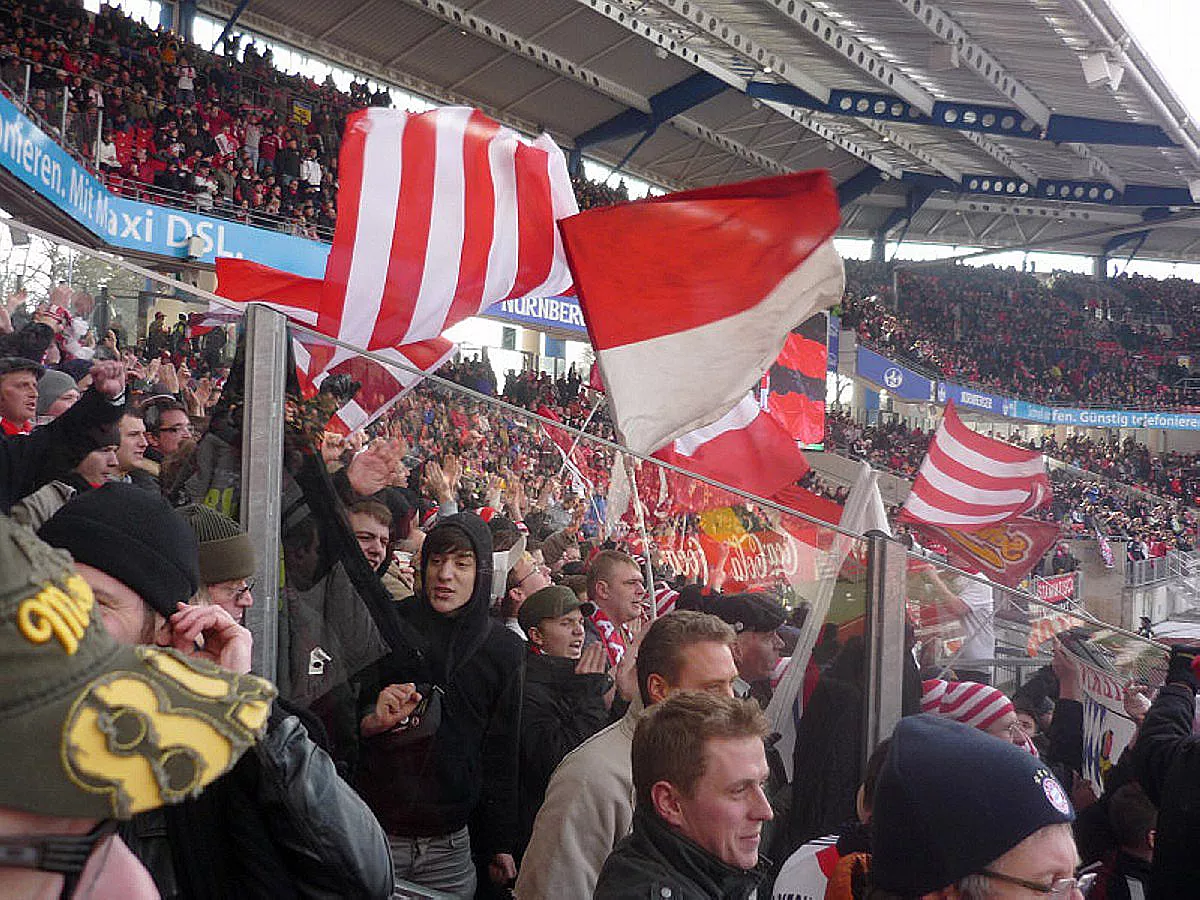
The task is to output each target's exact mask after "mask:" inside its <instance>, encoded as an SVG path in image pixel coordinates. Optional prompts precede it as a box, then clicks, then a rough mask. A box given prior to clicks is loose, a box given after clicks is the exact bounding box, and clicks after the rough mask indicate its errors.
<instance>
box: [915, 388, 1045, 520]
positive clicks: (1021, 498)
mask: <svg viewBox="0 0 1200 900" xmlns="http://www.w3.org/2000/svg"><path fill="white" fill-rule="evenodd" d="M1050 496H1051V491H1050V477H1049V476H1048V475H1047V474H1046V463H1045V461H1044V460H1043V459H1042V454H1040V453H1038V452H1037V451H1034V450H1022V449H1021V448H1020V447H1014V446H1012V445H1011V444H1006V443H1004V442H1003V441H997V440H994V439H993V438H989V437H986V436H985V435H982V434H979V433H977V432H975V431H972V430H971V429H970V428H968V427H967V426H966V425H964V424H963V423H962V420H961V419H959V417H958V413H956V412H955V410H954V404H953V403H948V404H946V413H945V415H944V416H943V417H942V423H941V425H939V426H938V430H937V432H936V433H935V434H934V436H933V439H932V440H931V441H930V442H929V451H928V452H927V453H926V454H925V460H924V462H922V463H921V468H920V469H919V470H918V472H917V478H916V481H915V482H913V486H912V490H911V491H910V492H909V495H908V499H907V500H905V501H904V507H903V508H902V509H901V511H900V519H901V520H907V521H910V522H921V523H924V524H927V525H938V526H941V527H943V528H953V529H956V530H958V531H976V530H978V529H981V528H985V527H987V526H988V525H995V524H997V523H1000V522H1006V521H1008V520H1010V519H1014V518H1016V517H1017V516H1020V515H1022V514H1023V513H1027V512H1029V511H1030V510H1032V509H1036V508H1037V507H1039V506H1041V505H1042V504H1043V503H1045V502H1046V501H1047V500H1049V499H1050Z"/></svg>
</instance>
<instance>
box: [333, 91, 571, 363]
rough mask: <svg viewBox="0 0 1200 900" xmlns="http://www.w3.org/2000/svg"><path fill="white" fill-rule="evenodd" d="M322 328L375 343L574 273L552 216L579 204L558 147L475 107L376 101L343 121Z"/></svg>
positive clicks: (431, 331)
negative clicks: (402, 106) (419, 107)
mask: <svg viewBox="0 0 1200 900" xmlns="http://www.w3.org/2000/svg"><path fill="white" fill-rule="evenodd" d="M338 176H339V177H338V218H337V227H336V229H335V230H334V235H333V249H332V250H331V251H330V254H329V260H328V262H327V263H326V267H325V286H324V291H323V293H322V297H321V310H320V317H319V319H318V321H317V330H318V331H320V332H322V333H323V334H330V335H336V336H338V337H340V338H341V339H342V340H344V341H347V342H349V343H351V344H353V345H355V346H356V347H362V348H365V349H367V350H375V349H378V348H381V347H398V346H400V345H403V344H411V343H414V342H416V341H423V340H428V339H430V338H436V337H438V336H440V335H441V334H442V332H443V331H445V330H446V329H447V328H449V327H450V326H451V325H453V324H455V323H456V322H460V321H462V320H463V319H466V318H468V317H469V316H473V315H476V314H478V313H480V312H482V311H483V310H484V309H486V308H487V307H488V306H491V305H492V304H493V303H499V302H501V301H503V300H509V299H512V298H516V297H525V296H531V295H532V296H544V297H550V296H554V295H556V294H561V293H562V292H563V291H565V290H567V289H568V288H569V287H570V286H571V273H570V271H569V270H568V268H567V262H566V258H565V256H564V255H563V248H562V238H561V237H560V235H559V232H558V229H557V228H556V227H555V223H556V222H557V221H558V220H559V219H561V218H564V217H566V216H571V215H574V214H575V213H577V212H578V211H579V207H578V205H577V204H576V201H575V194H574V191H573V189H572V187H571V179H570V176H569V175H568V174H567V162H566V158H565V157H564V156H563V153H562V150H560V149H559V148H558V146H557V145H556V144H555V143H554V141H553V140H551V139H550V137H549V136H548V135H542V136H541V137H539V138H538V139H537V140H535V141H533V142H532V143H529V142H526V141H525V140H523V139H522V138H521V137H519V136H518V135H517V133H516V132H514V131H512V130H511V129H508V128H504V127H503V126H501V125H499V124H497V123H496V122H494V121H492V120H491V119H489V118H488V117H487V116H485V115H484V114H483V113H481V112H479V111H478V110H474V109H469V108H465V107H442V108H439V109H435V110H432V111H430V112H425V113H420V114H410V113H406V112H404V111H403V110H396V109H378V108H370V109H363V110H359V111H357V112H355V113H352V114H351V115H350V117H349V119H348V120H347V122H346V131H345V136H344V137H343V139H342V149H341V154H340V156H339V169H338Z"/></svg>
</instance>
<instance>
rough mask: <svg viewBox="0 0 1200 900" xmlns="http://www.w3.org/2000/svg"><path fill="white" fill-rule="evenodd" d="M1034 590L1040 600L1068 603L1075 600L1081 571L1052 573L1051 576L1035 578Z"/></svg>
mask: <svg viewBox="0 0 1200 900" xmlns="http://www.w3.org/2000/svg"><path fill="white" fill-rule="evenodd" d="M1033 583H1034V590H1036V591H1037V596H1038V599H1039V600H1042V601H1044V602H1046V603H1066V602H1067V601H1068V600H1074V599H1075V598H1076V594H1077V590H1076V589H1077V587H1078V585H1079V573H1078V572H1068V573H1067V574H1065V575H1052V576H1050V577H1049V578H1035V579H1034V580H1033Z"/></svg>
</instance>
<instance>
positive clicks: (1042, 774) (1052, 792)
mask: <svg viewBox="0 0 1200 900" xmlns="http://www.w3.org/2000/svg"><path fill="white" fill-rule="evenodd" d="M1034 780H1035V781H1040V782H1041V783H1042V790H1043V791H1044V792H1045V794H1046V799H1047V800H1049V801H1050V805H1051V806H1053V807H1054V808H1055V809H1057V810H1058V811H1059V812H1060V813H1062V814H1063V815H1064V816H1069V815H1070V814H1071V801H1070V800H1068V799H1067V792H1066V791H1064V790H1063V787H1062V785H1061V784H1059V783H1058V779H1057V778H1055V777H1054V776H1053V775H1052V774H1051V773H1050V772H1048V771H1047V770H1046V769H1040V770H1039V771H1038V773H1037V775H1035V776H1034Z"/></svg>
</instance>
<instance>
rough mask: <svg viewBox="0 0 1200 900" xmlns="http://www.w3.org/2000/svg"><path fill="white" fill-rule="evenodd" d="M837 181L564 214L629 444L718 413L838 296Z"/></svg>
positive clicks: (766, 185) (642, 446) (795, 179)
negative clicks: (791, 336) (803, 324)
mask: <svg viewBox="0 0 1200 900" xmlns="http://www.w3.org/2000/svg"><path fill="white" fill-rule="evenodd" d="M839 222H840V216H839V213H838V204H837V192H836V191H835V190H834V186H833V182H832V181H831V180H830V178H829V175H828V173H826V172H802V173H798V174H794V175H784V176H780V177H777V178H764V179H762V180H760V181H749V182H744V183H742V184H731V185H722V186H719V187H713V188H703V189H701V190H696V191H686V192H683V193H678V194H668V195H666V196H662V197H652V198H648V199H645V200H638V201H636V202H633V203H622V204H619V205H617V206H609V207H602V208H599V209H592V210H588V211H587V212H584V213H581V214H580V215H578V216H574V217H572V218H570V219H567V220H565V221H564V222H562V223H561V227H562V233H563V239H564V241H565V242H566V247H567V255H568V257H569V259H570V261H571V271H572V272H573V273H574V275H575V279H576V291H577V293H578V294H579V301H580V305H581V306H582V307H583V312H584V317H585V318H586V320H587V326H588V334H589V336H590V337H591V341H592V346H593V347H594V348H595V349H596V360H597V364H598V365H599V367H600V370H601V374H602V376H603V379H604V386H605V388H606V390H607V392H608V399H609V408H610V410H611V411H612V414H613V419H614V422H615V424H616V426H617V429H618V431H619V432H620V434H621V436H622V437H623V438H624V441H625V443H626V444H627V445H628V446H629V447H630V448H631V449H633V450H634V451H637V452H641V453H653V452H654V451H655V450H658V449H660V448H661V447H664V446H666V445H668V444H670V443H671V441H673V440H675V439H676V438H679V437H682V436H683V435H686V434H687V433H688V432H690V431H694V430H695V429H697V428H702V427H704V426H705V425H709V424H711V423H713V422H716V421H717V420H718V419H720V418H721V417H722V416H724V415H725V414H726V413H728V412H729V411H730V410H731V409H733V408H734V407H735V406H736V405H737V404H738V403H740V402H741V401H742V399H743V398H744V397H745V396H746V395H747V394H748V393H749V392H750V390H751V389H752V388H753V387H754V386H755V385H757V384H758V383H759V380H760V379H761V378H762V374H763V372H765V371H766V370H767V368H768V367H769V366H770V365H771V364H772V363H773V362H775V360H776V358H777V357H778V356H779V351H780V350H781V349H782V348H783V345H784V342H785V341H786V340H787V337H788V333H789V332H790V331H791V329H792V328H794V327H796V326H797V325H799V324H800V323H801V322H803V321H804V320H805V319H807V318H808V317H809V316H811V315H812V314H813V313H815V312H819V311H820V310H823V309H827V308H828V307H830V306H833V305H834V304H835V303H837V302H838V301H839V300H840V299H841V296H842V287H843V284H844V280H845V276H844V272H843V269H842V261H841V258H840V257H839V256H838V255H837V252H836V251H835V250H834V249H833V234H834V232H835V231H836V230H837V228H838V224H839Z"/></svg>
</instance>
